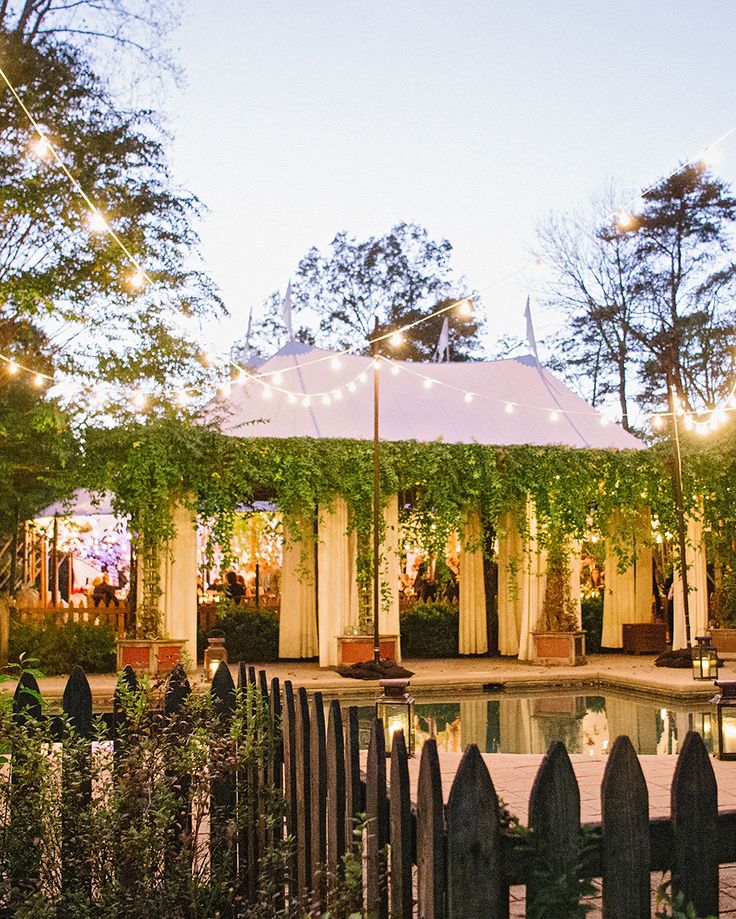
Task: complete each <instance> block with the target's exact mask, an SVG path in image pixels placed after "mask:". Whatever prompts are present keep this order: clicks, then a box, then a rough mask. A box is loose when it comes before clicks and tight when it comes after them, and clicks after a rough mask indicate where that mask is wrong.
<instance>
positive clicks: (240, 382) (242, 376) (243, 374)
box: [235, 370, 248, 386]
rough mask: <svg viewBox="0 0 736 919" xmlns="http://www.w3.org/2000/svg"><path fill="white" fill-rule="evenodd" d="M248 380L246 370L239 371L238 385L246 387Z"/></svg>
mask: <svg viewBox="0 0 736 919" xmlns="http://www.w3.org/2000/svg"><path fill="white" fill-rule="evenodd" d="M247 379H248V374H247V373H246V372H245V370H239V371H238V376H237V378H236V380H235V382H236V383H237V384H238V386H244V385H245V381H246V380H247Z"/></svg>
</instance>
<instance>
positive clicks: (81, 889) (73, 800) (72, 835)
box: [61, 667, 93, 902]
mask: <svg viewBox="0 0 736 919" xmlns="http://www.w3.org/2000/svg"><path fill="white" fill-rule="evenodd" d="M61 705H62V710H63V712H64V716H65V718H66V722H67V724H68V728H69V733H68V734H66V735H65V736H64V737H63V738H62V754H61V887H62V890H63V891H64V893H65V895H66V894H67V893H68V894H69V895H70V896H72V897H73V898H74V899H77V898H78V899H79V900H80V901H82V902H89V900H90V899H91V897H92V853H91V851H90V848H89V840H88V839H87V838H85V834H84V833H79V831H78V829H79V826H80V825H82V826H84V824H85V822H86V821H85V819H84V815H85V812H86V811H88V810H89V807H90V805H91V803H92V747H91V743H92V735H93V731H92V690H91V689H90V687H89V681H88V680H87V677H86V676H85V674H84V671H83V670H82V668H81V667H73V668H72V671H71V673H70V674H69V679H68V680H67V682H66V686H65V687H64V694H63V697H62V703H61ZM71 735H74V736H73V737H72V736H71ZM80 817H81V818H82V819H81V820H80Z"/></svg>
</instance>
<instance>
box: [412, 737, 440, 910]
mask: <svg viewBox="0 0 736 919" xmlns="http://www.w3.org/2000/svg"><path fill="white" fill-rule="evenodd" d="M417 875H418V878H417V899H418V907H419V919H444V916H445V889H446V866H445V805H444V802H443V799H442V776H441V773H440V759H439V756H438V754H437V741H436V740H435V739H434V738H431V739H430V740H425V741H424V746H423V747H422V759H421V762H420V764H419V790H418V792H417Z"/></svg>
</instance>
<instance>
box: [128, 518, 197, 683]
mask: <svg viewBox="0 0 736 919" xmlns="http://www.w3.org/2000/svg"><path fill="white" fill-rule="evenodd" d="M172 523H173V525H174V536H173V538H172V539H171V541H170V542H169V544H168V546H167V547H166V549H164V550H163V551H162V556H163V557H162V560H161V597H160V599H159V609H160V610H161V628H162V632H163V635H164V637H166V638H175V639H179V638H183V639H185V641H186V644H185V645H184V648H183V653H184V655H185V656H186V661H187V669H188V670H190V671H194V670H196V669H197V527H196V523H195V519H194V514H193V513H192V512H191V511H190V510H189V509H188V508H186V507H183V506H182V505H180V504H178V505H176V507H175V508H174V509H173V512H172ZM141 570H142V569H141V568H139V572H140V571H141ZM139 596H140V587H139Z"/></svg>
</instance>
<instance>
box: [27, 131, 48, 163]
mask: <svg viewBox="0 0 736 919" xmlns="http://www.w3.org/2000/svg"><path fill="white" fill-rule="evenodd" d="M31 150H32V151H33V152H34V154H35V155H36V156H37V157H38V158H39V159H40V160H45V159H46V157H47V156H48V155H49V154H50V153H51V144H50V143H49V142H48V140H46V137H45V136H44V135H43V134H39V136H38V137H37V138H36V139H35V140H34V141H33V142H32V143H31Z"/></svg>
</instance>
